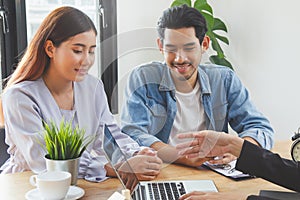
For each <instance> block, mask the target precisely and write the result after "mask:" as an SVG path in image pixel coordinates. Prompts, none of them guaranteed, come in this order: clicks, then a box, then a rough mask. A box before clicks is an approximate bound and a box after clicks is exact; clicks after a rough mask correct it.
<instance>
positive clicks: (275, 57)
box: [117, 0, 300, 140]
mask: <svg viewBox="0 0 300 200" xmlns="http://www.w3.org/2000/svg"><path fill="white" fill-rule="evenodd" d="M208 1H209V3H210V4H211V5H212V6H213V9H214V13H215V15H216V16H218V17H219V18H221V19H222V20H223V21H225V23H226V25H227V28H228V32H229V33H228V34H227V36H228V37H229V41H230V45H229V46H225V47H224V50H225V52H226V54H227V57H228V59H229V60H230V61H231V63H232V64H233V66H234V69H235V71H236V72H237V74H238V75H239V77H240V78H241V80H242V82H243V83H244V84H245V86H246V87H247V88H248V89H249V91H250V94H251V97H252V100H253V101H254V103H255V105H256V106H257V107H258V109H259V110H261V111H262V112H263V113H264V114H265V115H266V116H267V117H268V118H269V120H270V121H271V123H272V125H273V127H274V129H275V131H276V134H275V139H278V140H279V139H290V138H291V136H292V135H293V133H294V132H295V131H297V129H298V127H300V93H299V94H298V90H299V85H300V81H299V80H298V79H300V64H299V61H298V59H297V58H298V57H300V54H299V53H300V51H299V50H298V48H299V46H300V39H299V38H297V36H300V26H299V25H298V24H299V22H298V20H299V19H300V12H299V11H298V9H299V8H300V1H299V0H286V1H280V0H264V1H261V0H252V1H246V0H223V1H218V0H208ZM171 2H172V0H163V1H162V0H151V1H148V0H147V1H146V0H125V1H124V0H120V1H118V2H117V3H118V32H119V41H118V42H119V44H118V45H119V53H120V54H119V55H120V57H119V78H120V82H119V83H120V84H119V95H120V98H122V94H123V88H124V85H125V81H126V78H127V75H128V72H129V71H130V70H131V69H132V67H134V66H136V65H138V64H141V63H144V62H149V61H152V60H162V59H163V58H162V56H161V55H160V53H159V51H158V50H157V48H156V41H155V40H156V36H157V35H156V32H155V26H156V22H157V20H158V18H159V16H161V13H162V11H163V10H164V9H166V8H167V7H169V6H170V4H171ZM298 54H299V55H298ZM119 102H120V106H121V104H122V99H120V101H119Z"/></svg>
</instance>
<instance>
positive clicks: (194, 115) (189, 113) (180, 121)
mask: <svg viewBox="0 0 300 200" xmlns="http://www.w3.org/2000/svg"><path fill="white" fill-rule="evenodd" d="M175 96H176V105H177V113H176V116H175V119H174V123H173V126H172V129H171V133H170V137H169V141H168V143H169V144H170V145H172V146H175V145H176V144H178V143H182V142H183V141H184V140H182V139H180V140H178V139H177V138H176V135H177V134H178V133H185V132H192V131H200V130H204V129H205V117H204V109H203V104H202V101H201V100H200V99H201V98H200V84H199V82H197V83H196V85H195V88H194V89H193V91H191V92H189V93H181V92H178V91H176V94H175Z"/></svg>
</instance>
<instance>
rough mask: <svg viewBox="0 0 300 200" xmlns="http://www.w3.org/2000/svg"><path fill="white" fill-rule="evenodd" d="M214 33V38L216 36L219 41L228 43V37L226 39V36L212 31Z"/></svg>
mask: <svg viewBox="0 0 300 200" xmlns="http://www.w3.org/2000/svg"><path fill="white" fill-rule="evenodd" d="M214 35H215V38H217V39H219V40H220V41H222V42H224V43H225V44H227V45H229V41H228V39H227V38H226V37H224V36H221V35H218V34H216V33H214Z"/></svg>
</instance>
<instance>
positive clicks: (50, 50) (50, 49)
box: [44, 40, 55, 58]
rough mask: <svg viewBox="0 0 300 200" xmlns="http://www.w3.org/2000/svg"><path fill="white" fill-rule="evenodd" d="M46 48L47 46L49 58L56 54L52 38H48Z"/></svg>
mask: <svg viewBox="0 0 300 200" xmlns="http://www.w3.org/2000/svg"><path fill="white" fill-rule="evenodd" d="M44 48H45V52H46V54H47V55H48V56H49V58H52V57H53V54H54V49H55V47H54V45H53V42H52V41H51V40H47V41H46V42H45V46H44Z"/></svg>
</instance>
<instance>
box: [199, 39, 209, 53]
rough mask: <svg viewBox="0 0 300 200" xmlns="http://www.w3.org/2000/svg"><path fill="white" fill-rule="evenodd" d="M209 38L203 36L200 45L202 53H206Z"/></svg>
mask: <svg viewBox="0 0 300 200" xmlns="http://www.w3.org/2000/svg"><path fill="white" fill-rule="evenodd" d="M209 42H210V38H209V37H208V36H207V35H205V36H204V38H203V41H202V44H201V48H202V52H203V53H204V51H206V50H207V49H208V47H209Z"/></svg>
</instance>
